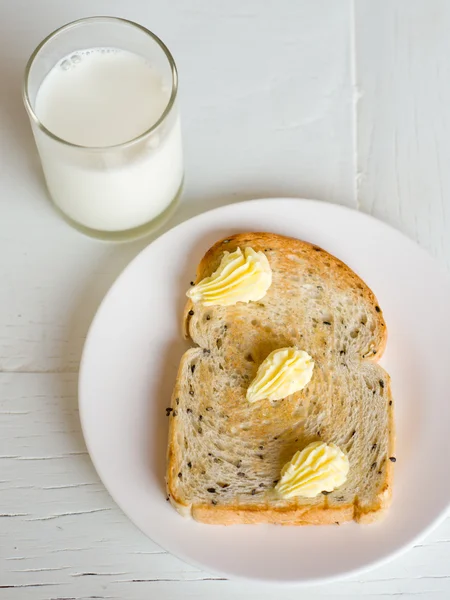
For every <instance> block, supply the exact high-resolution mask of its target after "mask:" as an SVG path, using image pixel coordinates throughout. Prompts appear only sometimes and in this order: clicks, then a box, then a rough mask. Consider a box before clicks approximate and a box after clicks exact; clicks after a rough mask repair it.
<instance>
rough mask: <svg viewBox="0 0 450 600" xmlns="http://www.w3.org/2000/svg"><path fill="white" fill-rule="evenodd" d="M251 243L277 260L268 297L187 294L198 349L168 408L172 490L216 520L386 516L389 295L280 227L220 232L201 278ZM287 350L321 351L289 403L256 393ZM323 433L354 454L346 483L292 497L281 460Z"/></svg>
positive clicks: (187, 509) (189, 328) (186, 360)
mask: <svg viewBox="0 0 450 600" xmlns="http://www.w3.org/2000/svg"><path fill="white" fill-rule="evenodd" d="M247 246H250V247H252V248H253V249H254V250H256V251H260V250H261V251H264V252H265V253H266V256H267V258H268V260H269V263H270V266H271V268H272V273H273V280H272V285H271V287H270V288H269V290H268V292H267V294H266V296H265V297H264V298H263V299H262V300H261V301H259V302H249V303H248V304H244V303H237V304H235V305H233V306H212V307H205V306H202V305H200V304H195V305H194V304H192V302H191V301H188V303H187V306H186V309H185V313H184V331H185V335H186V337H187V338H189V339H191V340H192V342H193V344H195V347H193V348H192V349H190V350H188V351H187V352H186V353H185V354H184V356H183V357H182V359H181V363H180V367H179V371H178V376H177V380H176V384H175V389H174V393H173V397H172V406H171V408H172V411H167V412H168V413H170V424H169V442H168V466H167V491H168V496H169V499H170V501H171V502H172V504H173V505H174V506H175V507H176V508H177V510H178V511H179V512H180V513H182V514H183V515H190V516H192V517H193V518H194V519H196V520H198V521H202V522H204V523H216V524H225V525H228V524H233V523H263V522H270V523H281V524H295V525H304V524H328V523H337V524H340V523H342V522H344V521H351V520H355V521H359V522H371V521H374V520H376V519H378V518H379V516H380V515H381V514H382V512H383V510H384V509H385V508H386V507H387V506H388V504H389V501H390V497H391V482H392V470H393V462H394V461H395V457H394V456H393V455H394V426H393V402H392V397H391V389H390V379H389V376H388V374H387V373H386V372H385V371H384V370H383V369H382V368H381V367H380V366H378V365H377V361H378V359H379V358H380V356H381V354H382V352H383V350H384V347H385V344H386V338H387V331H386V325H385V322H384V319H383V315H382V312H381V309H380V307H379V306H378V303H377V300H376V298H375V296H374V294H373V293H372V292H371V290H370V289H369V288H368V287H367V286H366V285H365V283H364V282H363V281H362V280H361V279H360V278H359V277H358V276H357V275H356V274H355V273H354V272H353V271H352V270H351V269H350V268H349V267H347V266H346V265H345V264H344V263H342V262H341V261H340V260H338V259H337V258H335V257H334V256H331V255H330V254H328V253H327V252H325V251H324V250H322V249H321V248H319V247H317V246H314V245H311V244H309V243H306V242H302V241H299V240H296V239H292V238H287V237H283V236H280V235H275V234H271V233H242V234H238V235H234V236H231V237H229V238H227V239H225V240H222V241H219V242H217V243H216V244H215V245H214V246H213V247H212V248H211V249H210V250H209V251H208V252H207V253H206V254H205V256H204V257H203V259H202V261H201V262H200V265H199V267H198V271H197V279H196V282H198V281H200V280H201V279H203V278H204V277H206V276H209V275H211V273H212V272H213V271H214V270H215V269H216V268H217V267H218V265H219V263H220V260H221V258H222V256H223V252H224V251H226V250H227V251H229V252H233V251H234V250H236V248H238V247H240V248H241V249H244V248H245V247H247ZM287 346H297V347H298V348H300V349H302V350H305V351H306V352H308V353H309V354H311V356H312V357H313V359H314V361H315V368H314V373H313V376H312V379H311V381H310V383H309V384H308V385H307V386H306V388H304V389H303V390H301V391H300V392H297V393H295V394H293V395H291V396H289V397H287V398H286V399H284V400H281V401H272V402H271V401H269V400H263V401H260V402H256V403H253V404H251V403H249V402H248V401H247V400H246V391H247V388H248V385H249V383H250V382H251V381H252V380H253V378H254V377H255V374H256V371H257V369H258V366H259V365H260V364H261V362H262V361H263V360H264V359H265V358H266V357H267V356H268V354H269V353H270V352H272V351H273V350H275V349H277V348H283V347H287ZM317 440H321V441H324V442H327V443H330V442H334V443H335V444H337V445H338V446H339V447H340V448H341V449H342V450H343V451H344V452H346V453H347V455H348V458H349V462H350V471H349V474H348V478H347V481H346V482H345V484H344V485H343V486H341V487H340V488H339V489H337V490H335V491H334V492H331V493H329V494H327V495H324V494H319V496H316V497H315V498H312V499H310V498H302V497H296V498H292V499H289V500H286V499H283V498H281V497H280V496H279V495H277V493H276V492H275V491H274V485H275V484H276V482H277V480H278V479H279V477H280V471H281V469H282V467H283V465H284V464H285V463H286V462H287V461H289V460H290V459H291V458H292V456H293V455H294V454H295V452H296V451H297V450H299V449H302V448H304V447H305V446H307V445H308V444H309V443H311V442H313V441H317ZM390 459H392V460H390Z"/></svg>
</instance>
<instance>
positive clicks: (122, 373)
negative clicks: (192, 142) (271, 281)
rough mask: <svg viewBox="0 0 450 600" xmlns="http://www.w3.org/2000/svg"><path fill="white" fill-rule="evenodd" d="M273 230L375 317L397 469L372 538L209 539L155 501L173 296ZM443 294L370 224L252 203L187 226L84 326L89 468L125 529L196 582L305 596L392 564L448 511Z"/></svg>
mask: <svg viewBox="0 0 450 600" xmlns="http://www.w3.org/2000/svg"><path fill="white" fill-rule="evenodd" d="M242 231H271V232H275V233H280V234H284V235H288V236H293V237H297V238H300V239H303V240H307V241H310V242H313V243H315V244H318V245H319V246H322V247H323V248H324V249H326V250H328V251H329V252H331V253H332V254H334V255H335V256H337V257H338V258H340V259H341V260H343V261H344V262H346V263H347V264H348V265H349V266H350V267H351V268H352V269H354V270H355V271H356V272H357V273H358V274H359V275H360V276H361V277H362V278H363V279H364V280H365V281H366V283H367V284H368V285H369V286H370V287H371V288H372V289H373V290H374V292H375V294H376V295H377V297H378V300H379V303H380V305H381V307H382V308H383V311H384V315H385V318H386V322H387V327H388V330H389V341H388V345H387V350H386V353H385V355H384V357H383V359H382V363H381V364H382V365H383V366H384V367H385V368H386V369H387V371H388V372H389V373H390V374H391V377H392V386H393V395H394V402H395V420H396V429H397V450H396V456H397V462H396V465H395V473H394V497H393V503H392V506H391V508H390V510H389V512H388V514H387V516H386V517H385V519H384V520H383V521H381V522H380V523H377V524H374V525H365V526H364V525H357V524H354V523H351V524H347V525H345V526H341V527H338V526H325V527H314V526H310V527H277V526H274V525H253V526H252V525H240V526H239V525H237V526H233V527H221V526H212V525H204V524H199V523H196V522H195V521H193V520H190V519H184V518H183V517H181V516H180V515H179V514H178V513H177V512H176V511H175V510H174V509H173V508H172V507H171V505H170V503H168V502H166V494H165V487H164V473H165V461H166V438H167V418H166V416H165V408H166V407H167V406H169V403H170V397H171V392H172V387H173V384H174V381H175V377H176V373H177V368H178V363H179V360H180V357H181V355H182V353H183V352H184V350H185V349H186V347H187V344H186V343H185V342H184V341H183V340H182V338H181V332H180V321H181V315H182V308H183V306H184V303H185V291H186V289H187V288H188V287H189V281H190V280H191V279H193V277H194V274H195V271H196V267H197V264H198V262H199V260H200V259H201V257H202V256H203V254H204V252H205V251H206V250H207V249H208V248H209V247H210V246H211V245H212V244H213V243H214V242H215V241H217V240H218V239H219V238H221V237H226V236H227V235H231V234H233V233H238V232H242ZM449 307H450V281H449V280H448V279H447V276H446V274H445V272H444V270H443V269H440V268H439V266H438V265H437V264H436V263H435V262H434V261H433V260H432V259H431V258H430V257H429V256H428V255H427V254H426V253H425V252H424V251H422V250H421V249H420V248H419V247H418V246H417V245H416V244H414V243H413V242H412V241H410V240H409V239H408V238H406V237H404V236H403V235H402V234H400V233H399V232H397V231H395V230H394V229H391V228H390V227H388V226H387V225H385V224H383V223H381V222H379V221H376V220H375V219H373V218H371V217H369V216H367V215H364V214H361V213H359V212H354V211H351V210H349V209H346V208H343V207H340V206H336V205H332V204H325V203H322V202H316V201H310V200H292V199H290V200H288V199H273V200H255V201H252V202H245V203H242V204H234V205H231V206H226V207H223V208H219V209H217V210H213V211H211V212H208V213H205V214H202V215H200V216H198V217H195V218H193V219H191V220H190V221H186V222H185V223H183V224H181V225H179V226H178V227H176V228H175V229H172V230H171V231H169V232H168V233H166V234H164V235H163V236H161V237H160V238H159V239H157V240H156V241H155V242H153V243H152V244H151V245H150V246H148V247H147V248H146V249H145V250H144V251H143V252H141V254H139V256H138V257H137V258H136V259H135V260H133V261H132V263H131V264H130V265H129V266H128V267H127V268H126V269H125V271H124V272H123V273H122V274H121V275H120V277H119V278H118V280H117V281H116V283H115V284H114V285H113V286H112V288H111V290H110V291H109V292H108V294H107V296H106V298H105V299H104V301H103V303H102V305H101V307H100V309H99V311H98V313H97V315H96V317H95V319H94V322H93V323H92V326H91V329H90V332H89V335H88V338H87V341H86V345H85V348H84V353H83V359H82V364H81V371H80V381H79V402H80V413H81V421H82V427H83V431H84V436H85V439H86V443H87V447H88V449H89V453H90V455H91V458H92V460H93V462H94V465H95V467H96V469H97V471H98V473H99V475H100V477H101V479H102V481H103V483H104V484H105V486H106V487H107V489H108V490H109V492H110V494H111V495H112V496H113V498H114V499H115V500H116V502H117V503H118V505H119V506H120V507H121V508H122V510H123V511H124V512H125V513H126V514H127V515H128V516H129V518H130V519H131V520H132V521H133V522H134V523H135V524H136V525H137V526H138V527H139V528H140V529H141V530H142V531H143V532H144V533H146V534H147V535H148V536H150V537H151V538H152V539H153V540H154V541H155V542H157V543H158V544H160V545H161V546H162V547H163V548H166V549H167V550H168V551H170V552H172V553H173V554H175V555H177V556H179V557H180V558H183V559H185V560H186V561H188V562H190V563H192V564H195V565H197V566H199V567H201V568H203V569H206V570H208V571H211V572H214V573H218V574H221V575H225V576H227V577H241V578H247V579H252V580H260V581H262V580H263V581H273V582H291V583H293V582H295V583H312V582H319V581H320V582H323V581H326V580H330V579H336V578H339V577H342V576H344V575H350V574H355V573H357V572H360V571H362V570H365V569H367V568H369V567H373V566H375V565H378V564H380V563H382V562H384V561H386V560H388V559H390V558H392V557H394V556H396V555H397V554H399V553H400V552H402V551H404V550H405V549H406V548H408V547H409V546H411V545H412V544H413V543H414V542H416V541H417V540H418V539H419V537H421V536H423V535H424V534H425V533H427V532H428V531H429V530H430V529H431V528H432V527H433V526H434V525H436V523H437V522H438V521H439V520H440V519H441V518H442V517H443V516H444V514H445V511H446V509H447V506H448V504H449V501H450V478H449V477H448V476H447V475H446V474H447V472H448V464H449V461H450V436H449V435H448V423H449V422H450V402H449V399H448V394H449V390H450V368H449V364H448V361H449V357H450V318H449Z"/></svg>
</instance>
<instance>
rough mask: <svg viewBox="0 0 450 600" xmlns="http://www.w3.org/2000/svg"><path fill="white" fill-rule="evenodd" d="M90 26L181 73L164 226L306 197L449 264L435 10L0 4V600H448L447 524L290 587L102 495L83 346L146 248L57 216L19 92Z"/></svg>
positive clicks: (362, 5)
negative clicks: (151, 533) (177, 553)
mask: <svg viewBox="0 0 450 600" xmlns="http://www.w3.org/2000/svg"><path fill="white" fill-rule="evenodd" d="M94 14H112V15H117V16H124V17H127V18H129V19H132V20H136V21H139V22H141V23H142V24H144V25H145V26H147V27H149V28H150V29H152V30H154V31H155V32H156V33H157V34H158V35H160V36H161V37H162V38H163V39H164V40H165V41H166V42H167V44H168V45H169V47H170V48H171V49H172V50H173V53H174V55H175V58H176V60H177V62H178V66H179V71H180V76H181V107H182V115H183V127H184V140H185V152H186V172H187V186H186V192H185V195H184V200H183V204H182V206H181V208H180V210H179V211H178V213H177V215H176V216H175V218H173V219H172V221H171V222H170V223H169V224H168V225H167V228H168V227H171V226H173V225H174V224H176V223H178V222H180V221H182V220H184V219H186V218H187V217H190V216H192V215H195V214H198V213H200V212H202V211H204V210H205V209H208V208H212V207H215V206H219V205H221V204H225V203H230V202H236V201H239V200H242V199H245V198H252V197H262V196H280V195H283V196H304V197H314V198H319V199H323V200H327V201H330V202H338V203H342V204H347V205H349V206H352V207H354V208H357V209H360V210H363V211H366V212H370V213H372V214H374V215H376V216H377V217H379V218H381V219H383V220H385V221H388V222H390V223H391V224H393V225H394V226H395V227H398V228H399V229H401V230H403V231H404V232H406V233H407V234H408V235H410V236H411V237H413V238H414V239H416V240H417V241H418V242H419V243H420V244H421V245H422V246H424V247H425V248H427V249H428V250H430V251H431V252H432V253H433V254H434V255H435V256H436V257H437V259H438V260H440V261H441V262H443V263H444V264H446V265H447V266H449V265H450V235H449V234H450V169H449V165H450V137H449V133H450V35H449V31H450V3H449V2H447V1H446V0H390V1H388V0H382V1H376V0H356V1H355V2H352V1H351V0H316V1H315V2H312V1H309V0H266V1H264V2H261V1H258V0H239V1H238V0H229V1H228V2H220V1H219V0H190V1H184V2H183V0H172V2H164V1H163V0H159V1H158V0H145V2H144V1H142V0H127V1H125V0H121V1H120V0H109V1H107V0H78V1H76V2H75V1H74V2H71V3H69V2H68V1H65V2H64V1H62V0H59V1H58V0H40V1H39V2H38V1H36V0H34V1H33V0H28V1H27V0H14V1H11V0H0V75H1V79H0V81H1V84H0V598H1V599H2V600H3V599H5V600H26V599H32V600H50V599H66V600H67V599H69V598H70V599H76V600H81V599H87V598H108V599H109V598H114V599H138V600H139V599H148V598H155V599H158V600H159V599H162V600H166V599H179V598H200V599H205V600H206V599H207V598H208V599H209V598H236V599H238V600H240V599H251V598H254V599H258V600H264V599H266V600H268V599H269V598H274V597H275V596H276V595H278V594H280V595H281V593H282V594H283V597H284V598H285V599H286V600H291V599H294V598H300V597H307V598H316V597H322V598H341V597H342V598H364V599H367V600H369V599H375V598H376V599H379V600H381V599H382V598H388V597H392V598H394V597H397V596H400V597H402V598H410V597H411V598H412V597H414V598H416V597H422V598H426V599H428V598H430V599H436V598H439V599H440V598H442V599H448V598H449V597H450V519H447V521H445V522H444V524H443V525H441V526H440V527H439V528H438V529H437V530H436V531H435V532H434V533H432V534H431V535H430V536H429V537H428V538H427V539H426V540H425V541H424V542H423V543H422V544H419V545H417V546H416V547H415V548H414V549H413V550H411V551H410V552H409V553H407V554H406V555H405V556H404V557H402V558H399V559H397V560H395V561H394V562H392V563H391V564H389V565H388V566H385V567H383V568H380V569H378V570H376V571H372V572H370V573H368V574H367V575H365V576H361V577H358V578H357V579H351V580H348V581H345V582H342V583H337V584H335V585H327V586H322V587H315V588H310V589H309V590H307V591H304V592H300V591H298V590H295V589H291V588H288V589H284V591H282V590H274V589H270V588H269V589H267V588H263V587H261V586H252V585H245V584H242V583H234V582H228V581H225V580H221V579H220V578H217V577H215V576H212V575H209V574H208V573H204V572H201V571H199V570H198V569H196V568H193V567H190V566H189V565H187V564H184V563H183V562H181V561H179V560H178V559H176V558H174V557H172V556H171V555H169V554H167V553H166V552H164V551H163V550H162V549H161V548H159V547H158V546H157V545H156V544H154V543H153V542H152V541H150V540H149V539H147V538H145V537H144V536H143V535H142V534H141V533H140V532H139V531H137V530H136V529H135V528H134V526H133V525H132V524H131V523H130V522H129V521H128V520H127V518H126V517H125V516H124V515H123V514H122V513H121V512H120V510H119V509H118V508H117V507H116V506H115V504H114V502H113V501H112V499H111V498H110V497H109V495H108V494H107V492H106V491H105V490H104V488H103V486H102V484H101V483H100V481H99V479H98V477H97V475H96V473H95V471H94V469H93V467H92V465H91V463H90V461H89V457H88V455H87V452H86V448H85V446H84V443H83V438H82V435H81V432H80V425H79V420H78V410H77V393H76V380H77V370H78V365H79V359H80V353H81V349H82V346H83V341H84V338H85V335H86V331H87V328H88V326H89V323H90V321H91V319H92V316H93V315H94V312H95V310H96V307H97V306H98V304H99V301H100V300H101V298H102V296H103V295H104V293H105V292H106V290H107V289H108V287H109V286H110V284H111V283H112V282H113V280H114V279H115V277H116V276H117V275H118V273H119V272H120V271H121V270H122V268H123V267H124V266H125V265H126V264H127V263H128V262H129V261H130V260H131V259H132V258H133V257H134V256H135V255H136V254H137V252H139V250H141V249H142V248H143V247H144V246H145V245H146V244H148V243H149V241H150V239H145V240H141V241H138V242H134V243H130V244H125V245H109V244H104V243H100V242H97V241H94V240H91V239H88V238H86V237H83V236H81V235H80V234H78V233H76V232H75V231H72V230H71V229H70V228H69V227H68V226H67V225H66V224H65V223H63V222H62V221H61V220H60V219H59V218H58V217H57V216H56V215H55V214H54V212H53V211H52V209H51V207H50V205H49V204H48V202H47V201H46V195H45V191H44V189H43V184H42V176H41V173H40V170H39V162H38V158H37V155H36V151H35V149H34V144H33V141H32V137H31V132H30V129H29V126H28V122H27V117H26V114H25V111H24V109H23V108H22V103H21V97H20V85H21V79H22V73H23V69H24V65H25V62H26V60H27V58H28V56H29V54H30V53H31V51H32V50H33V48H34V47H35V45H36V44H37V43H38V42H39V41H40V40H41V39H42V38H43V37H44V36H45V35H46V34H47V33H49V32H50V31H51V30H53V29H55V28H56V27H58V26H60V25H61V24H63V23H65V22H67V21H71V20H73V19H76V18H80V17H82V16H88V15H94ZM299 560H301V557H299Z"/></svg>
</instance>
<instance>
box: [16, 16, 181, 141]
mask: <svg viewBox="0 0 450 600" xmlns="http://www.w3.org/2000/svg"><path fill="white" fill-rule="evenodd" d="M93 21H98V22H101V21H104V22H108V21H110V22H115V23H117V24H120V23H122V24H126V25H131V26H132V27H135V28H137V29H139V30H140V31H142V32H143V33H145V34H146V35H147V36H149V37H150V38H151V39H152V40H153V41H155V42H156V43H157V44H158V46H159V47H160V48H161V50H162V51H163V53H164V54H165V56H166V58H167V61H168V63H169V66H170V70H171V73H172V89H171V92H170V97H169V100H168V102H167V105H166V107H165V109H164V110H163V112H162V114H161V116H160V117H159V119H158V120H157V121H156V122H155V123H153V125H152V126H151V127H149V128H148V129H146V130H145V131H144V132H143V133H140V134H139V135H138V136H136V137H134V138H132V139H131V140H127V141H126V142H121V143H120V144H112V145H110V146H83V145H81V144H74V143H73V142H69V141H68V140H66V139H64V138H62V137H59V136H58V135H56V134H55V133H53V132H52V131H51V130H50V129H48V128H47V127H46V126H45V125H44V124H43V123H42V121H41V120H40V119H39V117H38V116H37V115H36V113H35V111H34V109H33V107H32V105H31V101H30V96H29V93H28V81H29V76H30V71H31V68H32V66H33V63H34V61H35V59H36V58H37V56H38V54H39V52H40V51H41V50H42V48H44V46H45V45H46V44H47V43H48V42H49V41H50V40H52V39H53V38H54V37H56V36H57V35H59V34H60V33H62V32H63V31H66V30H68V29H72V28H74V27H77V26H79V25H82V24H84V23H89V22H93ZM61 58H63V57H61ZM177 92H178V71H177V67H176V64H175V60H174V58H173V56H172V54H171V53H170V50H169V49H168V48H167V46H166V45H165V44H164V42H163V41H162V40H161V39H160V38H159V37H158V36H157V35H155V34H154V33H153V32H152V31H150V30H149V29H147V28H146V27H144V26H143V25H140V24H139V23H135V22H134V21H130V20H128V19H122V18H121V17H107V16H94V17H85V18H83V19H77V20H76V21H71V22H70V23H66V24H65V25H62V26H61V27H58V29H55V30H54V31H52V32H51V33H49V34H48V35H47V36H46V37H45V38H44V39H43V40H42V41H41V42H40V43H39V44H38V45H37V46H36V48H35V49H34V51H33V53H32V54H31V56H30V58H29V59H28V62H27V65H26V67H25V75H24V79H23V86H22V98H23V102H24V104H25V108H26V110H27V113H28V116H29V117H30V119H31V120H32V121H33V123H34V124H35V125H36V126H37V127H38V128H39V129H40V130H41V131H42V132H43V133H45V134H46V135H47V136H49V137H50V138H52V139H54V140H55V141H57V142H59V143H61V144H64V145H65V146H70V147H72V148H79V149H83V150H91V151H102V150H112V149H116V148H126V147H128V146H132V145H133V144H135V143H137V142H139V141H141V140H143V139H144V138H146V137H147V136H148V135H149V134H151V133H153V132H154V131H156V130H157V129H158V127H159V126H160V125H161V124H162V123H163V122H164V121H165V119H166V117H167V116H168V115H169V113H170V111H171V110H172V107H173V105H174V104H175V100H176V97H177Z"/></svg>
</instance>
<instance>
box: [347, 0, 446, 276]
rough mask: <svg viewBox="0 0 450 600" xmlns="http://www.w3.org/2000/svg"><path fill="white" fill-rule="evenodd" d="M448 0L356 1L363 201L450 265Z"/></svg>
mask: <svg viewBox="0 0 450 600" xmlns="http://www.w3.org/2000/svg"><path fill="white" fill-rule="evenodd" d="M449 27H450V5H449V3H448V2H446V1H445V0H433V1H432V2H429V1H427V0H412V1H409V0H395V1H392V2H371V0H360V1H358V2H356V3H355V39H356V60H355V62H356V81H357V90H358V97H359V101H358V103H357V126H358V133H357V156H358V159H357V162H358V165H357V168H358V172H357V182H358V202H359V205H360V207H361V208H362V209H363V210H365V211H367V212H369V213H371V214H373V215H375V216H376V217H378V218H380V219H382V220H384V221H387V222H388V223H391V224H392V225H393V226H394V227H396V228H397V229H400V230H401V231H403V232H405V233H406V234H407V235H409V236H410V237H412V238H413V239H415V240H416V241H417V242H419V244H420V245H422V246H423V247H425V248H427V249H428V250H429V251H430V252H432V253H433V254H434V255H435V256H436V257H437V258H438V259H439V260H440V261H441V262H442V263H443V264H445V265H446V266H447V267H448V266H450V202H449V197H450V170H449V169H448V165H449V164H450V138H449V131H450V111H449V106H450V80H449V72H450V37H449V36H448V31H449Z"/></svg>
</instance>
